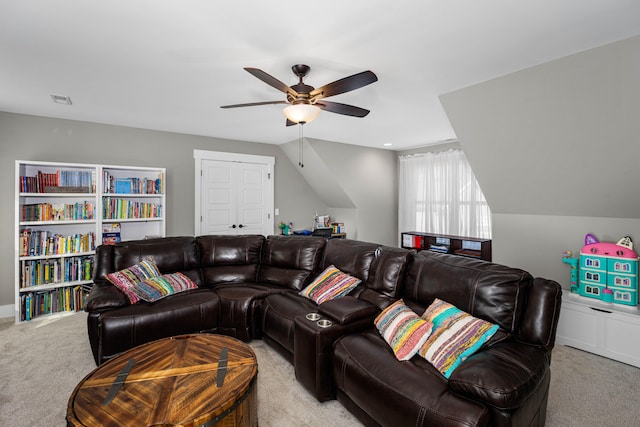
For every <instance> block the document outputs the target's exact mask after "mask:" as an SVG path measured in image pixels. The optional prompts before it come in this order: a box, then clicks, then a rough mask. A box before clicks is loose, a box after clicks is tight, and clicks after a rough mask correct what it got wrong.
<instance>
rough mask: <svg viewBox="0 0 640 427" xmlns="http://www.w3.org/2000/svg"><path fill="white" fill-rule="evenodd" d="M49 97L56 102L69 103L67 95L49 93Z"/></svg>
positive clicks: (69, 99)
mask: <svg viewBox="0 0 640 427" xmlns="http://www.w3.org/2000/svg"><path fill="white" fill-rule="evenodd" d="M51 98H52V99H53V102H55V103H56V104H64V105H71V98H70V97H68V96H62V95H51Z"/></svg>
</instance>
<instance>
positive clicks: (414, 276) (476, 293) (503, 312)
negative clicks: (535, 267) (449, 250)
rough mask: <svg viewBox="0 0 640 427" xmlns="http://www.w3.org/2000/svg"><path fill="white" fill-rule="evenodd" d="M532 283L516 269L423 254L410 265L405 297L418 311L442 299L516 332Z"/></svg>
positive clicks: (478, 261)
mask: <svg viewBox="0 0 640 427" xmlns="http://www.w3.org/2000/svg"><path fill="white" fill-rule="evenodd" d="M532 281H533V278H532V277H531V275H530V274H529V273H527V272H526V271H523V270H520V269H517V268H510V267H506V266H503V265H500V264H494V263H490V262H486V261H481V260H476V259H472V258H466V257H461V256H456V255H447V254H439V253H435V252H429V251H423V252H420V253H418V254H416V256H415V257H414V259H413V262H412V263H411V266H410V268H409V273H408V275H407V281H406V283H405V288H404V291H403V298H404V300H405V301H407V304H408V305H411V306H412V308H414V309H415V310H424V309H425V308H426V307H427V306H428V305H429V304H431V303H432V302H433V301H434V299H435V298H439V299H441V300H443V301H446V302H448V303H450V304H453V305H455V306H456V307H458V308H459V309H461V310H463V311H466V312H467V313H469V314H471V315H473V316H475V317H479V318H481V319H485V320H488V321H490V322H492V323H496V324H498V325H499V326H500V327H501V328H502V329H504V330H505V331H508V332H510V333H514V332H515V331H516V330H517V328H518V326H519V322H520V318H521V316H522V313H523V311H524V304H525V301H526V295H527V291H528V288H529V287H530V286H531V284H532ZM409 301H411V302H413V304H409ZM419 314H420V313H419Z"/></svg>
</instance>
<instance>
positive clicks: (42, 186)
mask: <svg viewBox="0 0 640 427" xmlns="http://www.w3.org/2000/svg"><path fill="white" fill-rule="evenodd" d="M60 189H69V190H70V191H73V192H78V193H85V192H86V193H89V192H91V193H95V191H96V186H95V175H94V171H92V170H90V171H77V170H58V171H55V172H53V173H46V172H42V171H38V173H37V174H36V175H35V176H25V175H21V176H20V192H21V193H54V192H59V190H60Z"/></svg>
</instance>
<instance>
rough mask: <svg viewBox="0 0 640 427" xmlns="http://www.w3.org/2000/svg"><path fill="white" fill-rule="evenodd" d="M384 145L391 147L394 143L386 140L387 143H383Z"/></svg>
mask: <svg viewBox="0 0 640 427" xmlns="http://www.w3.org/2000/svg"><path fill="white" fill-rule="evenodd" d="M382 145H384V146H385V147H391V146H392V145H393V144H392V143H390V142H385V143H384V144H382Z"/></svg>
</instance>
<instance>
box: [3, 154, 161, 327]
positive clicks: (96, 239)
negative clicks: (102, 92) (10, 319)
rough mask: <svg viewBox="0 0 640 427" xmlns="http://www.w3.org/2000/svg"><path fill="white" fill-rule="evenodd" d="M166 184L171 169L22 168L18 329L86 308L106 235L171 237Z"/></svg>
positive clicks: (24, 164) (30, 164)
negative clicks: (98, 250) (97, 255)
mask: <svg viewBox="0 0 640 427" xmlns="http://www.w3.org/2000/svg"><path fill="white" fill-rule="evenodd" d="M165 178H166V170H165V169H164V168H149V167H132V166H112V165H96V164H77V163H57V162H39V161H21V160H18V161H16V178H15V182H16V189H15V192H16V193H15V194H16V197H15V320H16V323H19V322H23V321H28V320H32V319H44V318H49V317H52V316H60V315H65V314H70V313H73V312H75V311H78V310H81V309H82V308H83V304H84V299H85V297H86V293H87V291H88V290H89V289H90V287H91V284H92V281H91V278H92V275H93V264H94V256H95V247H96V246H98V245H100V244H102V242H103V231H104V232H105V235H104V237H105V240H106V239H107V237H109V238H111V240H136V239H144V238H149V237H164V236H165V232H166V231H165V230H166V225H165V224H166V222H165V206H166V203H165V201H166V195H165ZM114 230H115V231H114ZM107 231H108V232H110V234H109V235H107V233H106V232H107Z"/></svg>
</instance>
